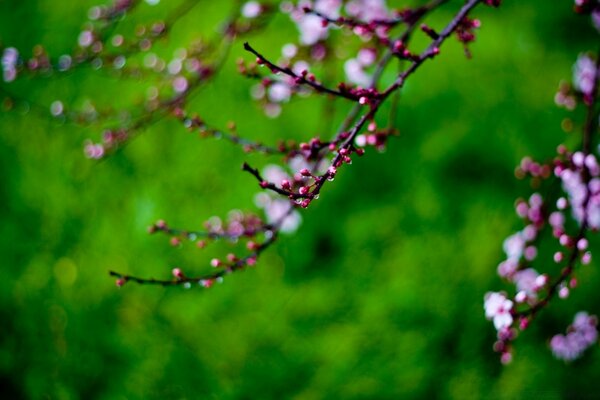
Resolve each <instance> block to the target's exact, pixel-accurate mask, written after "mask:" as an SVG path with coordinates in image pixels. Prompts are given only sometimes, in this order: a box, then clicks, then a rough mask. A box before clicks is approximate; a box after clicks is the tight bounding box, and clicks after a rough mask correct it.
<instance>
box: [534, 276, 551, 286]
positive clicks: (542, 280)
mask: <svg viewBox="0 0 600 400" xmlns="http://www.w3.org/2000/svg"><path fill="white" fill-rule="evenodd" d="M547 283H548V275H544V274H542V275H538V277H537V278H535V287H536V288H543V287H544V286H546V284H547Z"/></svg>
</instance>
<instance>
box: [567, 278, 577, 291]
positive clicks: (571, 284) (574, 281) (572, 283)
mask: <svg viewBox="0 0 600 400" xmlns="http://www.w3.org/2000/svg"><path fill="white" fill-rule="evenodd" d="M569 287H570V288H571V289H575V288H576V287H577V278H575V277H573V278H571V280H570V281H569Z"/></svg>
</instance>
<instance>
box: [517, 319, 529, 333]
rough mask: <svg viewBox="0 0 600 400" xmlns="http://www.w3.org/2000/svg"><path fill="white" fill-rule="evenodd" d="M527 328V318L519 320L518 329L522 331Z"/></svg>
mask: <svg viewBox="0 0 600 400" xmlns="http://www.w3.org/2000/svg"><path fill="white" fill-rule="evenodd" d="M528 326H529V320H528V319H527V318H521V319H520V320H519V329H521V330H522V331H524V330H525V329H527V327H528Z"/></svg>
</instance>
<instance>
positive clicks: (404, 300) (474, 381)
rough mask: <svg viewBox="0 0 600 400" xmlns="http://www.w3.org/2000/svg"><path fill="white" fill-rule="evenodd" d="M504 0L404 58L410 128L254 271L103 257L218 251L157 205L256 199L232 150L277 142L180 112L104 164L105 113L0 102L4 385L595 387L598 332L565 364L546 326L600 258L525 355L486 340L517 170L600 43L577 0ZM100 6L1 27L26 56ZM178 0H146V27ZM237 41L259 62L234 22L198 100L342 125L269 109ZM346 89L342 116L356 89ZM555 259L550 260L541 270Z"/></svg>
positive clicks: (208, 391) (208, 106) (420, 394)
mask: <svg viewBox="0 0 600 400" xmlns="http://www.w3.org/2000/svg"><path fill="white" fill-rule="evenodd" d="M167 3H169V4H167ZM504 3H505V4H503V6H502V7H501V8H499V9H491V8H487V7H485V8H484V7H481V8H479V9H478V10H477V11H476V12H475V13H474V15H475V16H476V17H478V18H480V19H481V20H482V29H481V30H480V31H479V34H478V38H477V41H476V43H475V44H474V45H473V46H472V47H471V50H472V52H473V59H472V60H467V59H466V58H465V57H464V54H463V52H462V48H461V47H460V45H458V44H457V43H454V41H450V42H451V43H448V44H447V45H446V46H444V48H443V49H442V55H441V56H440V57H439V58H437V59H436V60H435V62H429V63H428V64H427V65H425V66H424V67H423V68H422V69H420V70H419V72H418V73H417V74H416V75H415V76H414V77H413V78H411V80H410V81H409V83H408V85H407V86H406V89H405V91H404V92H403V95H402V98H401V101H400V107H399V110H398V115H397V122H396V126H397V127H398V128H399V129H400V131H401V136H400V137H399V138H398V139H396V140H393V141H392V142H391V143H390V145H389V147H388V149H387V151H386V152H385V153H383V154H377V152H375V151H370V152H368V153H367V156H365V157H363V158H360V159H356V160H355V162H354V163H353V165H352V166H351V167H344V168H343V169H341V171H340V174H339V177H338V179H336V181H335V182H334V183H333V184H331V185H327V187H326V188H325V190H324V192H323V194H322V196H321V199H320V200H319V201H317V202H315V203H314V204H313V205H312V206H311V207H310V209H309V210H307V211H306V212H303V219H304V221H303V224H302V226H301V228H300V230H299V232H298V233H297V234H295V235H293V236H287V237H283V238H282V240H280V241H279V242H278V243H277V245H276V246H275V247H274V248H272V249H270V250H269V251H268V252H267V253H266V254H265V255H264V257H263V258H262V259H261V260H260V263H259V266H258V267H257V268H256V269H253V270H250V271H246V272H242V273H238V274H235V275H233V276H232V277H230V278H229V279H227V280H226V281H225V283H224V284H222V285H218V286H216V287H214V288H212V289H211V290H202V289H199V288H197V289H193V290H184V289H182V288H171V289H164V288H161V287H150V286H137V285H134V284H130V285H127V286H125V287H124V288H122V289H120V290H119V289H117V288H116V287H115V285H114V280H113V279H112V278H109V277H108V274H107V271H108V270H109V269H114V270H119V271H124V272H129V273H132V274H137V275H142V276H157V277H160V276H163V277H168V276H169V275H170V270H171V268H172V267H173V266H175V265H178V266H181V267H182V268H184V270H186V271H204V270H206V267H207V265H208V260H209V259H210V258H211V257H212V256H214V254H213V250H211V249H208V250H205V251H200V250H198V249H195V248H194V246H192V245H187V246H183V248H172V247H171V246H169V244H168V240H167V239H166V238H165V237H160V236H148V235H147V234H146V233H145V232H146V227H147V226H148V225H149V224H151V223H152V222H154V221H155V220H157V219H159V218H164V219H166V220H167V221H169V222H170V223H172V224H173V225H174V226H180V227H185V228H200V227H201V224H202V221H204V220H206V219H207V218H209V217H210V216H212V215H220V216H222V217H224V216H226V214H227V211H228V210H231V209H235V208H241V209H244V210H253V208H254V205H253V196H254V194H255V193H256V191H257V187H256V182H255V181H254V180H253V179H252V178H251V177H250V176H249V175H245V174H243V173H242V172H241V171H240V168H239V167H240V166H241V164H242V162H243V161H249V162H251V163H252V164H254V165H257V166H261V165H266V164H267V163H269V162H278V161H279V160H278V159H277V158H275V159H272V160H269V159H264V157H262V156H260V155H247V154H244V153H243V152H242V151H241V150H240V149H238V148H236V147H234V146H232V145H230V144H228V143H225V142H219V141H216V140H210V139H209V140H200V139H198V138H197V137H196V136H195V135H189V134H187V133H186V132H185V130H184V129H183V128H182V127H181V126H180V125H179V124H177V123H175V122H172V121H171V122H169V121H164V122H158V123H156V124H153V125H152V126H151V127H149V128H148V129H147V130H146V131H145V132H144V133H143V135H141V136H140V137H139V138H137V139H136V140H135V141H133V142H132V143H130V145H128V146H127V147H125V148H124V149H123V150H122V151H119V152H118V153H117V154H115V155H114V156H112V157H110V158H109V159H108V160H106V161H103V162H93V161H90V160H88V159H86V158H85V157H84V156H83V151H82V144H83V142H84V140H85V139H86V138H93V139H95V140H97V139H98V137H99V135H100V132H101V127H100V126H98V125H92V126H89V127H78V126H74V125H70V124H63V123H61V122H60V121H57V120H53V119H51V118H49V117H47V118H44V117H40V116H38V115H37V114H36V113H34V112H33V111H34V110H32V112H29V113H24V112H23V109H22V107H17V108H16V109H13V110H11V111H10V112H6V111H5V110H2V111H1V113H0V178H1V180H2V184H1V186H0V204H1V205H2V207H0V221H1V223H0V237H1V238H2V240H1V242H0V251H1V255H2V269H1V270H0V271H1V272H0V273H1V279H0V298H1V301H0V318H1V320H2V322H1V325H0V326H1V327H2V328H1V330H0V387H1V389H2V395H1V397H3V398H7V399H20V398H31V399H46V398H51V399H90V398H101V399H126V398H127V399H138V398H161V399H162V398H165V399H167V398H168V399H170V398H174V399H199V398H215V399H217V398H218V399H281V398H294V399H321V398H330V399H337V398H343V399H375V398H381V399H388V398H389V399H397V398H428V399H429V398H453V399H464V398H473V399H476V398H492V399H513V398H534V399H538V398H539V399H561V398H598V397H600V391H599V389H598V384H597V377H598V376H600V375H599V374H600V353H599V352H598V351H597V349H592V350H591V351H589V352H588V353H587V354H586V355H585V356H584V357H583V359H581V360H579V361H576V362H574V363H572V364H569V365H566V364H564V363H562V362H560V361H557V360H554V359H553V357H552V355H551V353H550V351H549V349H548V345H547V341H548V339H549V338H550V337H551V336H552V335H553V334H555V333H559V332H563V331H564V329H565V327H566V326H567V325H568V324H569V323H570V322H571V320H572V316H573V314H574V313H575V312H576V311H578V310H587V311H589V312H592V313H598V312H599V311H600V307H598V305H599V304H600V292H598V291H597V290H595V288H596V287H597V286H598V284H599V283H600V277H599V276H598V272H597V266H598V262H597V261H595V262H593V263H592V266H591V267H590V268H587V269H585V270H582V272H581V273H580V275H579V277H580V281H581V285H580V287H579V288H578V289H577V290H575V291H573V293H572V296H571V297H570V298H569V299H568V300H567V301H561V302H558V301H556V302H554V303H553V304H552V306H551V308H550V309H549V310H547V311H545V312H544V313H542V314H541V315H540V318H539V319H538V320H537V321H536V322H535V324H533V326H532V327H531V328H530V329H529V330H528V331H527V332H525V333H524V334H523V335H521V337H520V338H519V339H518V341H517V347H516V350H515V359H514V362H513V363H512V364H511V365H509V366H506V367H502V366H501V365H500V363H499V361H498V356H497V354H494V353H493V351H492V343H493V341H494V339H495V331H494V328H493V326H492V324H491V323H490V322H488V321H486V320H485V318H484V315H483V307H482V304H483V303H482V302H483V295H484V293H485V292H486V291H488V290H500V289H503V288H506V289H508V287H507V286H505V285H504V284H503V283H502V282H501V281H500V279H499V278H498V277H497V276H496V266H497V264H498V262H499V261H501V260H502V257H503V253H502V248H501V245H502V241H503V240H504V238H505V237H506V236H507V235H509V234H510V233H511V232H513V231H514V230H516V229H519V228H520V224H519V221H518V220H517V218H516V216H515V215H514V212H513V202H514V200H515V198H517V197H518V196H527V195H528V194H529V193H530V188H529V187H528V184H527V183H526V182H519V181H517V180H515V179H514V177H513V169H514V166H515V165H516V164H517V163H518V162H519V161H520V159H521V158H522V157H523V156H525V155H532V156H534V157H537V158H541V159H547V158H549V157H551V156H552V155H553V153H554V149H555V147H556V145H557V144H559V143H560V142H562V141H564V140H565V133H563V132H562V130H561V128H560V125H561V121H562V119H563V118H565V116H567V113H566V112H565V111H563V110H560V109H558V108H556V107H555V106H554V103H553V96H554V93H555V91H556V89H557V85H558V82H559V81H560V80H561V79H569V78H570V76H571V66H572V64H573V62H574V61H575V59H576V57H577V55H578V54H579V53H580V52H582V51H585V50H589V49H595V47H596V45H597V36H594V33H593V31H592V28H591V27H590V25H589V23H588V22H589V21H588V19H587V18H584V17H578V16H576V15H574V14H573V13H572V12H571V8H572V2H571V1H569V0H565V1H554V2H551V3H552V4H551V5H549V4H548V3H549V2H548V1H547V0H531V1H527V2H520V1H505V2H504ZM93 4H95V3H94V2H92V1H89V0H85V1H80V2H72V1H66V0H62V1H57V0H53V1H50V0H38V1H33V0H27V1H20V2H18V1H16V0H0V42H1V44H2V45H3V46H15V47H17V48H18V49H19V50H20V51H21V53H22V54H24V55H26V56H29V55H30V49H31V48H32V47H33V46H34V45H35V44H37V43H43V44H45V45H46V46H47V48H48V50H49V52H50V53H51V54H53V55H58V54H62V53H64V52H67V51H69V50H70V49H71V48H72V46H73V44H74V43H75V40H76V38H77V35H78V34H79V32H80V29H81V26H82V21H84V20H85V19H86V15H87V10H88V9H89V7H90V6H91V5H93ZM174 4H176V3H175V2H166V1H164V2H163V3H161V4H160V5H159V6H157V7H154V8H153V7H150V6H147V5H145V4H144V5H142V6H141V8H140V11H139V13H136V14H135V15H133V16H132V21H133V22H132V23H135V22H147V21H149V20H153V19H156V18H159V17H160V16H161V15H162V14H161V13H164V12H165V10H168V9H169V8H172V7H173V5H174ZM390 4H391V5H398V4H396V3H393V2H390ZM403 4H406V3H403ZM459 5H460V1H454V2H451V3H450V4H449V5H448V6H446V7H444V8H443V10H440V11H439V12H437V13H436V14H435V16H434V17H433V18H432V19H431V25H432V26H434V27H436V28H438V29H439V28H440V27H441V26H443V24H444V23H445V21H447V20H448V19H449V18H450V17H451V16H452V12H453V11H455V10H456V9H457V7H458V6H459ZM229 7H230V5H226V4H217V3H216V2H209V1H204V2H201V4H200V5H199V6H198V7H196V8H195V9H194V10H193V11H192V12H190V13H189V15H188V16H186V17H185V18H184V19H182V20H181V21H180V22H178V24H177V26H176V28H175V29H173V31H172V32H171V34H170V36H169V41H168V42H167V43H165V44H163V45H162V46H163V47H162V48H163V49H164V52H165V54H170V53H171V52H172V50H173V49H174V48H176V47H178V46H181V45H182V44H184V43H187V41H189V39H190V38H193V37H194V36H196V35H197V34H198V32H208V33H210V32H214V27H215V26H216V23H215V22H214V21H218V19H219V18H220V17H221V16H222V15H224V13H225V12H226V10H227V9H229ZM207 21H208V22H207ZM296 37H297V32H296V31H295V29H294V27H293V26H292V25H291V24H290V22H289V19H288V17H287V16H285V15H279V16H277V17H276V18H275V19H274V20H273V21H272V23H271V24H270V26H269V27H268V28H267V30H266V32H265V34H262V35H256V36H254V37H250V38H248V39H249V40H250V41H251V42H252V43H253V45H254V46H255V47H256V48H259V49H264V50H265V53H267V54H271V55H273V54H275V55H276V54H278V53H279V49H280V48H281V45H282V44H284V43H286V42H288V41H291V40H294V38H296ZM239 57H245V58H246V59H251V57H248V56H247V55H245V54H244V53H243V50H242V49H241V43H239V42H238V43H236V44H235V45H234V49H233V50H232V54H231V55H230V57H229V59H228V62H227V64H226V66H225V68H224V72H223V73H222V74H221V75H219V77H218V78H217V79H216V81H215V82H214V83H212V84H211V85H209V86H208V87H206V88H204V89H203V90H202V91H201V92H200V94H199V95H198V96H196V97H195V98H194V101H193V103H192V105H191V106H190V109H193V110H197V111H199V112H200V113H201V114H202V116H204V117H205V118H206V119H207V120H208V121H209V122H212V123H214V124H215V125H218V126H224V124H225V123H226V121H228V120H230V119H234V120H235V121H236V122H237V124H238V127H239V131H240V132H241V133H242V134H244V135H246V136H248V137H251V138H256V139H260V140H264V141H267V142H274V141H275V140H276V139H277V138H280V137H286V138H296V139H307V138H310V137H312V136H313V135H315V134H316V133H320V134H322V135H323V136H324V137H327V133H328V132H327V131H324V130H325V129H327V126H328V124H329V122H327V121H325V122H324V118H323V100H322V99H320V98H308V99H300V100H294V101H293V102H292V103H290V104H288V105H287V106H286V107H285V108H284V112H283V114H282V116H281V117H280V118H279V119H277V120H269V119H267V118H266V117H265V116H264V114H263V113H262V111H261V110H260V108H259V107H258V106H257V105H256V104H254V103H253V102H251V101H250V100H249V88H250V87H251V85H252V83H251V82H248V81H247V80H245V79H244V78H243V77H241V76H239V75H238V74H236V73H235V60H236V59H237V58H239ZM0 85H2V86H3V87H4V89H6V90H9V91H10V92H11V93H13V94H17V95H19V96H21V97H24V98H27V99H30V100H33V101H35V102H36V103H37V104H41V105H44V107H48V106H49V105H50V104H51V103H52V101H54V100H56V99H60V100H62V101H63V102H64V103H65V105H66V106H67V107H69V106H73V107H75V106H80V105H81V104H83V103H84V102H85V100H86V99H92V100H94V101H95V102H96V103H97V104H98V105H99V106H100V107H102V106H104V107H110V106H112V107H114V108H115V109H118V108H119V107H121V106H125V105H127V104H129V103H131V101H132V99H133V100H135V99H136V98H139V97H140V96H141V95H143V94H144V90H145V89H144V88H145V87H146V86H145V85H144V84H143V83H140V82H135V81H131V80H120V79H115V78H111V77H110V76H106V75H105V74H102V73H99V72H94V71H91V70H89V69H83V70H81V71H78V72H75V73H72V74H68V75H67V76H65V77H60V78H51V79H45V78H36V79H29V78H24V79H21V80H17V82H14V83H11V84H6V83H4V82H2V83H0ZM336 106H337V107H338V109H337V112H336V114H335V118H334V122H337V121H339V120H341V118H342V117H343V111H344V109H345V107H344V105H343V104H341V103H336ZM385 114H386V115H387V113H385ZM381 117H382V118H384V117H385V115H384V114H382V115H381ZM573 117H574V118H575V119H576V120H577V118H579V120H581V114H580V113H575V115H574V116H573ZM381 121H382V123H383V122H384V119H382V120H381ZM572 136H573V137H569V136H568V135H567V140H570V141H571V142H572V143H575V144H576V143H577V138H576V134H573V135H572ZM593 246H597V240H596V241H594V242H593ZM549 260H550V258H549V254H546V255H545V258H544V257H541V258H540V260H539V261H540V263H539V264H538V269H540V270H543V269H544V263H549Z"/></svg>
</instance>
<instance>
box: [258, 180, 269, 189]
mask: <svg viewBox="0 0 600 400" xmlns="http://www.w3.org/2000/svg"><path fill="white" fill-rule="evenodd" d="M268 186H269V182H267V181H261V182H260V187H261V188H263V189H266V188H267V187H268Z"/></svg>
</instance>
